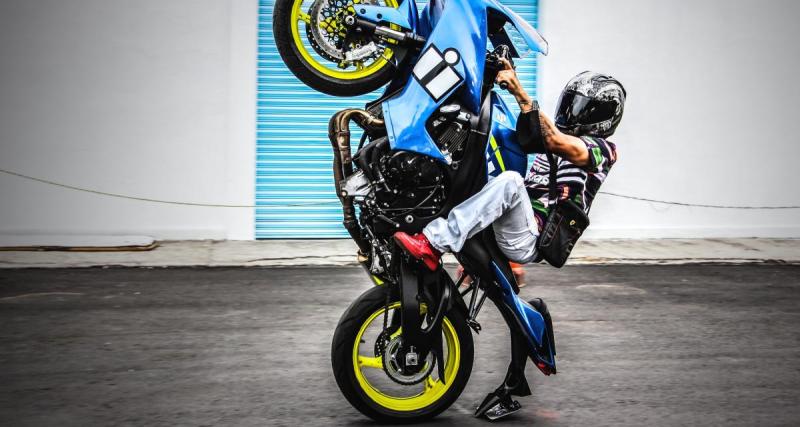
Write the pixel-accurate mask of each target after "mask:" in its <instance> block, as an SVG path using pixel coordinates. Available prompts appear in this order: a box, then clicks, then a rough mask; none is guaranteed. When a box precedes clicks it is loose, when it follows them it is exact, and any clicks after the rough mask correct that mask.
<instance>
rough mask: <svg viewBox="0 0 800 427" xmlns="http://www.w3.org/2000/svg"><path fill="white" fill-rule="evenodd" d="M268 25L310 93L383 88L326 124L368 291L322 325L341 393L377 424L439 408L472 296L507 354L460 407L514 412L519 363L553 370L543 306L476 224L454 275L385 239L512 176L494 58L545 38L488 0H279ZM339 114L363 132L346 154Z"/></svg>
mask: <svg viewBox="0 0 800 427" xmlns="http://www.w3.org/2000/svg"><path fill="white" fill-rule="evenodd" d="M273 31H274V34H275V40H276V43H277V45H278V48H279V51H280V53H281V56H282V58H283V60H284V62H285V63H286V64H287V66H288V67H289V68H290V69H291V70H292V72H293V73H294V74H295V75H296V76H297V77H298V78H299V79H300V80H302V81H303V82H304V83H306V84H307V85H309V86H310V87H312V88H314V89H317V90H319V91H321V92H325V93H328V94H333V95H338V96H353V95H358V94H363V93H368V92H370V91H372V90H375V89H377V88H379V87H381V86H383V85H386V84H387V83H388V86H387V87H386V91H385V92H384V94H383V96H381V97H380V98H379V99H377V100H375V101H373V102H370V103H368V104H367V105H366V106H365V107H364V108H363V109H347V110H343V111H340V112H338V113H337V114H335V115H334V116H333V117H332V118H331V121H330V125H329V136H330V140H331V144H332V147H333V151H334V160H333V174H334V182H335V187H336V191H337V195H338V197H339V199H340V201H341V202H342V207H343V217H344V226H345V228H346V229H347V230H348V232H349V233H350V235H351V236H352V238H353V240H354V241H355V242H356V244H357V245H358V247H359V253H358V256H359V261H360V262H361V264H362V266H363V267H364V269H365V270H366V272H367V274H368V275H369V277H370V278H371V279H372V281H373V282H374V283H375V285H376V286H374V287H373V288H371V289H369V290H368V291H366V292H365V293H364V294H362V295H361V296H360V297H359V298H358V299H356V300H355V301H354V302H353V303H352V304H351V305H350V307H349V308H348V309H347V311H346V312H345V313H344V314H343V316H342V318H341V320H340V321H339V324H338V326H337V327H336V332H335V333H334V337H333V344H332V365H333V371H334V375H335V378H336V382H337V384H338V385H339V388H340V389H341V391H342V393H343V394H344V396H345V397H346V398H347V400H348V401H349V402H350V403H351V404H352V405H353V406H354V407H355V408H357V409H358V410H359V411H361V412H362V413H364V414H365V415H367V416H369V417H371V418H373V419H375V420H378V421H382V422H415V421H422V420H425V419H429V418H431V417H434V416H436V415H437V414H439V413H441V412H442V411H444V410H445V409H447V408H448V407H449V406H450V405H451V404H452V403H453V402H454V401H455V400H456V399H457V398H458V396H459V395H460V394H461V392H462V391H463V389H464V387H465V386H466V384H467V380H468V379H469V375H470V372H471V370H472V363H473V353H474V347H473V340H472V332H473V331H474V332H475V333H478V332H480V330H481V326H480V324H479V323H478V321H477V316H478V313H479V312H480V310H481V308H482V307H483V304H484V302H485V300H486V299H487V298H488V299H489V300H490V301H492V302H493V303H494V304H495V306H496V307H497V308H498V310H499V311H500V313H501V314H502V316H503V318H504V319H505V322H506V323H507V325H508V327H509V329H510V331H511V362H510V365H509V368H508V372H507V374H506V377H505V379H504V381H503V383H502V384H501V385H500V386H499V387H497V388H496V389H495V390H494V391H493V392H491V393H489V395H488V396H487V397H486V399H485V400H484V401H483V402H482V403H481V404H480V405H478V407H477V408H476V411H475V415H476V416H486V417H488V418H490V419H496V418H499V417H503V416H506V415H508V414H511V413H513V412H515V411H517V410H519V408H520V405H519V403H518V402H517V401H515V400H514V399H513V397H514V396H527V395H530V394H531V391H530V387H529V385H528V382H527V380H526V378H525V366H526V363H527V361H528V359H530V360H532V361H533V362H534V364H535V365H536V367H538V368H539V370H541V371H542V372H543V373H544V374H546V375H551V374H555V373H556V364H555V354H556V352H555V343H554V340H553V328H552V322H551V320H550V315H549V313H548V311H547V307H546V305H545V304H544V302H543V301H541V300H540V299H536V300H533V301H524V300H522V299H521V298H519V296H518V295H517V294H518V293H519V288H518V286H517V283H516V281H515V279H514V274H513V273H512V270H511V268H510V266H509V262H508V259H507V258H506V257H505V256H504V255H503V253H502V252H501V251H500V250H499V249H498V247H497V244H496V241H495V237H494V233H493V232H492V230H491V228H489V229H487V230H484V231H483V232H482V233H480V234H478V235H476V236H475V237H473V238H472V239H470V240H469V241H468V242H467V244H466V245H465V247H464V249H463V250H462V251H461V252H460V253H458V254H455V255H456V257H457V259H458V261H459V262H460V263H461V264H462V265H463V266H464V270H465V273H464V274H463V275H462V276H461V277H459V278H458V279H457V281H454V280H453V278H451V276H450V275H449V274H448V273H447V272H446V271H445V270H444V269H443V268H441V267H440V268H439V269H438V270H437V271H430V270H429V269H427V268H426V267H425V266H422V265H421V264H420V263H419V262H418V261H417V260H415V259H413V258H410V257H408V256H407V255H405V254H404V252H403V251H402V250H400V249H399V248H398V247H397V246H396V245H395V244H394V242H393V240H392V235H393V234H394V233H395V232H397V231H405V232H408V233H416V232H419V231H420V230H421V229H422V228H423V227H424V226H425V225H426V224H428V223H429V222H430V221H432V220H433V219H435V218H437V217H442V216H446V215H447V213H448V212H450V210H451V209H452V208H453V207H454V206H456V205H458V204H459V203H461V202H463V201H464V200H466V199H467V198H469V197H470V196H471V195H473V194H475V193H476V192H478V191H479V190H480V189H481V188H482V187H483V186H484V185H485V184H486V182H487V181H488V180H489V179H492V177H493V176H496V175H497V174H499V173H501V172H502V171H505V170H514V171H517V172H519V173H520V174H521V175H523V176H524V174H525V173H526V169H527V155H526V154H525V153H524V152H523V151H522V149H521V148H520V144H519V143H518V141H517V137H516V132H515V129H516V117H515V116H514V115H513V114H512V113H511V112H510V109H509V108H508V106H507V105H506V104H505V103H504V101H503V100H502V99H501V98H500V96H499V95H498V94H497V93H496V92H495V91H494V90H493V89H494V81H495V77H496V75H497V73H498V72H499V71H500V70H502V69H503V64H502V62H503V60H508V61H513V58H516V57H519V56H520V55H521V51H523V50H524V49H529V50H531V51H533V52H539V53H543V54H546V53H547V42H546V41H545V40H544V39H543V38H542V37H541V36H540V35H539V34H538V33H537V32H536V30H535V29H534V28H533V27H531V26H530V25H529V24H528V23H526V22H525V21H524V20H523V19H522V18H520V17H519V16H518V15H517V14H516V13H514V12H513V11H511V10H510V9H508V8H507V7H505V6H503V5H502V4H500V3H499V2H498V1H496V0H431V1H430V2H429V3H428V4H427V6H426V7H425V8H424V9H423V10H422V11H421V12H419V11H418V9H417V5H416V4H415V3H414V2H413V1H410V0H403V2H402V3H400V4H399V5H398V4H397V3H395V1H394V0H374V1H373V0H305V1H304V0H280V1H278V2H277V3H276V6H275V10H274V28H273ZM515 42H517V43H515ZM518 42H522V43H518ZM490 43H491V45H490ZM490 46H491V50H490ZM351 123H355V124H356V125H357V126H359V127H360V128H361V129H362V130H363V136H362V138H361V141H360V143H359V145H358V147H357V150H356V153H355V155H353V154H352V153H353V150H352V148H351V141H350V135H351V133H350V125H351ZM467 277H470V278H471V279H472V280H471V282H470V283H469V285H468V286H462V284H463V283H464V282H465V279H466V278H467Z"/></svg>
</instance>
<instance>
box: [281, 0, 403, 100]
mask: <svg viewBox="0 0 800 427" xmlns="http://www.w3.org/2000/svg"><path fill="white" fill-rule="evenodd" d="M362 1H365V0H275V9H274V10H273V14H272V32H273V35H274V37H275V44H276V46H277V48H278V52H279V53H280V55H281V59H283V62H284V63H285V64H286V66H287V67H288V68H289V70H290V71H291V72H292V73H293V74H294V75H295V76H296V77H297V78H298V79H300V80H301V81H302V82H303V83H305V84H306V85H308V86H309V87H311V88H313V89H316V90H318V91H320V92H323V93H327V94H328V95H336V96H357V95H363V94H365V93H369V92H372V91H373V90H375V89H378V88H379V87H381V86H383V85H385V84H386V83H388V82H389V80H391V78H392V76H393V75H394V72H395V68H394V66H393V65H392V64H391V62H392V59H393V56H394V54H395V53H394V52H393V50H392V49H391V48H389V47H387V46H385V45H383V44H382V43H376V42H375V41H373V40H370V39H369V38H367V37H351V36H348V28H347V27H346V26H345V25H344V23H343V22H344V18H345V17H346V16H347V15H352V14H354V6H355V5H356V4H358V3H361V2H362ZM367 3H368V4H382V5H385V6H391V7H397V0H381V1H378V0H374V1H369V2H367Z"/></svg>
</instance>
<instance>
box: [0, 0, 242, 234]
mask: <svg viewBox="0 0 800 427" xmlns="http://www.w3.org/2000/svg"><path fill="white" fill-rule="evenodd" d="M256 24H257V2H256V1H249V0H227V1H225V0H169V1H163V0H137V1H122V0H69V1H63V0H33V1H32V0H4V1H3V2H0V168H3V169H10V170H14V171H17V172H21V173H25V174H29V175H34V176H38V177H44V178H48V179H52V180H55V181H60V182H65V183H69V184H73V185H77V186H83V187H89V188H95V189H99V190H104V191H111V192H118V193H125V194H133V195H140V196H144V197H151V198H160V199H171V200H186V201H204V202H206V201H211V202H221V203H241V204H252V201H253V193H254V191H253V190H254V161H253V156H254V153H255V142H254V130H255V122H254V120H255V119H254V117H255V92H256V91H255V72H256V66H255V61H256V41H257V36H256V29H257V27H256ZM0 233H17V234H65V233H68V234H81V233H83V234H136V235H142V234H144V235H151V236H154V237H158V238H232V239H250V238H252V235H253V210H252V209H212V208H196V207H173V206H166V205H157V204H148V203H142V202H135V201H126V200H116V199H109V198H105V197H100V196H95V195H90V194H82V193H76V192H73V191H68V190H63V189H59V188H53V187H48V186H45V185H41V184H37V183H31V182H27V181H24V180H20V179H18V178H13V177H9V176H6V175H0Z"/></svg>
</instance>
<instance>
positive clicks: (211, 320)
mask: <svg viewBox="0 0 800 427" xmlns="http://www.w3.org/2000/svg"><path fill="white" fill-rule="evenodd" d="M528 283H529V285H528V286H527V287H525V288H523V289H522V294H523V296H524V297H526V298H532V297H535V296H538V297H542V298H544V299H545V301H547V303H548V305H549V307H550V310H551V312H552V314H553V317H554V323H555V332H556V342H557V345H558V364H559V365H558V367H559V374H558V375H556V376H552V377H544V376H542V375H541V374H539V373H538V371H536V370H535V368H532V367H529V368H528V378H529V381H530V383H531V385H532V386H533V388H534V395H533V396H531V397H526V398H522V399H520V402H521V403H522V405H523V409H522V411H520V412H519V413H517V414H515V415H513V416H512V417H511V418H510V419H508V420H507V421H506V422H503V423H502V425H527V426H530V425H534V426H584V425H586V426H589V425H591V426H602V425H615V426H616V425H628V426H660V425H670V426H684V425H703V426H705V425H734V426H753V425H759V426H779V425H785V426H792V425H800V267H798V266H697V265H695V266H576V267H566V268H564V269H562V270H555V269H552V268H547V267H541V266H534V267H531V268H529V269H528ZM369 286H371V285H370V283H369V280H368V279H367V277H366V276H365V275H364V273H363V271H362V270H360V269H358V268H284V269H278V268H272V269H256V268H250V269H234V268H230V269H228V268H225V269H221V268H220V269H67V270H4V271H0V425H4V426H43V425H59V426H90V425H103V426H107V425H141V426H174V425H187V426H204V425H209V426H212V425H213V426H221V425H236V426H240V425H246V426H250V425H252V426H264V425H270V426H271V425H285V426H308V425H359V426H363V425H367V426H368V425H374V424H373V423H372V422H370V421H369V420H367V419H365V418H364V417H363V416H361V414H360V413H358V412H357V411H355V410H354V409H353V408H351V407H350V406H349V404H348V403H347V402H346V401H345V399H344V398H343V397H342V396H341V394H340V393H339V390H338V388H337V386H336V383H335V382H334V379H333V375H332V372H331V368H330V340H331V336H332V333H333V329H334V327H335V325H336V322H337V320H338V318H339V316H340V315H341V313H342V312H343V311H344V309H345V308H346V307H347V305H348V304H349V303H350V301H352V300H353V299H354V298H355V297H356V296H357V295H358V294H360V293H361V292H363V291H364V290H366V289H367V288H368V287H369ZM479 321H481V323H482V325H483V331H482V332H481V334H480V335H477V336H476V337H475V342H476V360H475V365H474V369H473V373H472V377H471V379H470V382H469V384H468V386H467V388H466V390H465V391H464V393H463V394H462V396H461V398H460V399H459V400H458V401H457V402H456V403H455V404H454V405H453V406H452V407H451V408H450V409H449V410H448V411H446V412H445V413H443V414H442V415H440V416H439V417H438V418H437V419H436V421H435V422H433V423H431V424H432V425H440V426H448V425H458V426H469V425H487V422H486V421H483V420H476V419H473V418H471V416H470V414H471V412H472V408H473V407H474V405H475V404H476V403H477V402H478V401H480V400H481V399H482V398H483V397H484V395H485V394H486V393H487V392H489V391H491V390H493V389H494V388H495V387H496V386H497V385H498V384H499V383H500V381H501V380H502V378H503V376H504V373H505V369H506V365H507V362H508V349H509V342H508V334H507V329H506V327H505V325H504V324H503V323H502V320H501V319H500V317H499V314H498V313H497V311H496V310H495V309H494V308H493V307H491V305H490V304H487V306H486V307H485V308H484V310H483V312H482V313H481V315H480V317H479Z"/></svg>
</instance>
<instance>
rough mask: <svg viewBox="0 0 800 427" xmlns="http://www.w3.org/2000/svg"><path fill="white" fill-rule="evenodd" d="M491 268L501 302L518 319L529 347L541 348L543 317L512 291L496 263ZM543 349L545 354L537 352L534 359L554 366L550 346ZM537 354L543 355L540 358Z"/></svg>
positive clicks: (544, 324)
mask: <svg viewBox="0 0 800 427" xmlns="http://www.w3.org/2000/svg"><path fill="white" fill-rule="evenodd" d="M492 268H494V273H495V275H496V276H497V279H498V281H499V283H500V288H501V290H502V292H503V302H504V303H505V305H506V306H508V307H509V308H510V309H511V311H512V312H513V313H514V317H516V318H517V320H518V321H519V323H520V326H521V327H522V329H523V332H524V335H525V336H526V337H527V339H528V344H529V345H530V348H531V349H535V348H542V341H543V340H544V335H545V333H546V328H547V325H546V323H545V321H544V317H542V315H541V314H540V313H539V312H538V311H536V309H535V308H533V306H531V305H530V304H528V302H526V301H525V300H523V299H522V298H520V297H519V296H518V295H517V294H516V293H514V288H513V286H511V283H509V281H508V279H506V276H505V274H503V272H502V271H501V270H500V267H498V266H497V264H495V263H492ZM544 350H545V351H546V353H547V354H544V355H539V354H537V355H535V358H534V360H537V359H538V360H539V361H542V362H544V363H546V364H548V365H550V366H555V359H554V357H553V353H552V348H547V349H544ZM538 356H545V357H544V358H542V357H538Z"/></svg>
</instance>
